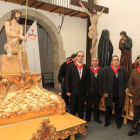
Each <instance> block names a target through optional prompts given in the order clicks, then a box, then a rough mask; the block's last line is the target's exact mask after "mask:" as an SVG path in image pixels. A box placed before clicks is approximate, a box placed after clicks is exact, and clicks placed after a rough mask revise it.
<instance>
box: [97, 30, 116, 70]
mask: <svg viewBox="0 0 140 140" xmlns="http://www.w3.org/2000/svg"><path fill="white" fill-rule="evenodd" d="M112 54H113V46H112V43H111V41H110V38H109V31H108V30H103V31H102V34H101V38H100V40H99V44H98V58H99V66H100V67H103V68H104V67H107V66H110V65H111V58H112Z"/></svg>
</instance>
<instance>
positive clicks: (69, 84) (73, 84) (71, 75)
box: [65, 63, 90, 95]
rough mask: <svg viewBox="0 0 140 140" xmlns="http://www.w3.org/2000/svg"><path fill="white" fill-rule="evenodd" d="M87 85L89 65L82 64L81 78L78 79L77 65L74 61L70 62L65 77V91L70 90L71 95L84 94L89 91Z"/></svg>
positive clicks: (88, 82)
mask: <svg viewBox="0 0 140 140" xmlns="http://www.w3.org/2000/svg"><path fill="white" fill-rule="evenodd" d="M89 87H90V77H89V67H88V66H87V65H84V67H83V72H82V78H81V79H80V76H79V71H78V68H77V66H76V65H75V64H74V63H73V64H70V65H69V67H68V69H67V72H66V77H65V89H66V93H68V92H70V93H71V94H72V95H80V94H84V95H86V94H87V93H89Z"/></svg>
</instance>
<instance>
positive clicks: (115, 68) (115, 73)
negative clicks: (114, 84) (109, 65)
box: [113, 66, 118, 78]
mask: <svg viewBox="0 0 140 140" xmlns="http://www.w3.org/2000/svg"><path fill="white" fill-rule="evenodd" d="M113 67H114V66H113ZM114 68H115V69H117V67H114ZM115 75H116V78H118V72H117V74H116V73H115Z"/></svg>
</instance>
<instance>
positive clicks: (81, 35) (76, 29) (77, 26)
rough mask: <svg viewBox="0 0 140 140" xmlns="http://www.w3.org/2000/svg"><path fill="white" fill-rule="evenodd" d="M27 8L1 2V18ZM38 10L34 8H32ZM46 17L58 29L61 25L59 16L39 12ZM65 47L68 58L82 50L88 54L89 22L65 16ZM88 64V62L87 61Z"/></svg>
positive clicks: (63, 29)
mask: <svg viewBox="0 0 140 140" xmlns="http://www.w3.org/2000/svg"><path fill="white" fill-rule="evenodd" d="M20 8H25V7H24V6H20V5H16V4H12V3H9V2H3V1H0V17H2V16H3V15H4V14H5V13H7V12H9V11H11V10H13V9H20ZM31 9H33V10H36V9H34V8H31ZM37 11H39V12H41V13H43V14H44V15H46V16H47V17H48V18H49V19H50V20H52V22H53V23H54V24H55V25H56V26H57V27H58V26H59V25H60V24H61V19H62V17H61V16H59V14H55V13H50V12H47V11H42V10H37ZM61 35H62V39H63V46H64V50H65V52H66V57H68V56H70V55H71V54H72V53H76V52H77V51H79V50H82V51H84V52H85V54H86V35H87V21H86V19H80V18H75V17H69V16H65V19H64V24H63V27H62V31H61ZM85 62H86V61H85Z"/></svg>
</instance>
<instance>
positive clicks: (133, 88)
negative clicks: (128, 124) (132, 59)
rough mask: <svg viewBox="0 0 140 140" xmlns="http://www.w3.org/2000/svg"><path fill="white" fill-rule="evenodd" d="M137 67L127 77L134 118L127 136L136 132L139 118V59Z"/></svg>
mask: <svg viewBox="0 0 140 140" xmlns="http://www.w3.org/2000/svg"><path fill="white" fill-rule="evenodd" d="M137 62H138V63H139V67H138V68H135V69H134V70H133V71H132V73H131V75H130V78H129V84H128V85H129V90H130V93H131V94H132V95H133V107H134V118H133V122H132V130H131V131H130V132H129V133H128V136H133V135H134V134H137V133H138V124H139V120H140V59H137Z"/></svg>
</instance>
